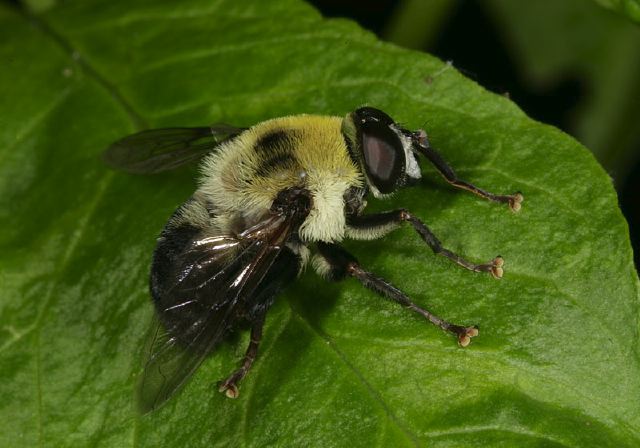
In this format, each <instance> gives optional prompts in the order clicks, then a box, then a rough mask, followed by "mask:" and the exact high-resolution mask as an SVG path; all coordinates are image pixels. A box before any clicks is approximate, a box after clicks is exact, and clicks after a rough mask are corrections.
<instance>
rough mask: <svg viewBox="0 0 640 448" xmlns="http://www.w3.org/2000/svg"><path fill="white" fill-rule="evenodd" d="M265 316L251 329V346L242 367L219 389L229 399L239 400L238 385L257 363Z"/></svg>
mask: <svg viewBox="0 0 640 448" xmlns="http://www.w3.org/2000/svg"><path fill="white" fill-rule="evenodd" d="M264 318H265V314H261V315H260V316H259V317H258V318H257V320H256V321H255V322H254V323H253V326H252V327H251V340H250V341H249V346H248V347H247V351H246V353H245V354H244V358H243V360H242V366H241V367H240V368H239V369H238V370H236V371H235V372H233V373H232V374H231V375H229V377H228V378H227V379H226V380H224V381H222V382H221V383H220V385H219V387H218V391H220V392H224V394H225V395H226V396H227V397H229V398H238V395H239V394H240V392H239V391H238V383H239V382H240V381H242V379H243V378H244V377H245V376H246V375H247V373H248V372H249V369H250V368H251V365H252V364H253V361H255V359H256V356H257V355H258V346H259V345H260V340H261V339H262V327H263V326H264Z"/></svg>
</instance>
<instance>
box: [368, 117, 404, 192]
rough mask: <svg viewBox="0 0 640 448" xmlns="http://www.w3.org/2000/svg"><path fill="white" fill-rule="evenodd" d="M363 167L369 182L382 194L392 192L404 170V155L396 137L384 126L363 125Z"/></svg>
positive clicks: (376, 124)
mask: <svg viewBox="0 0 640 448" xmlns="http://www.w3.org/2000/svg"><path fill="white" fill-rule="evenodd" d="M361 131H362V140H361V142H362V151H363V156H364V166H365V170H366V172H367V175H368V176H369V179H370V180H371V182H372V183H373V184H374V185H375V187H376V188H377V189H378V190H379V191H380V192H381V193H383V194H387V193H391V192H393V191H394V190H395V189H396V187H397V185H398V183H399V181H400V179H401V178H402V176H403V173H404V169H405V160H404V158H405V154H404V148H403V146H402V142H401V141H400V138H399V137H398V135H397V134H396V133H395V132H394V131H393V130H392V129H391V128H390V127H389V126H388V125H386V124H382V123H380V122H375V121H374V122H367V123H363V124H362V127H361Z"/></svg>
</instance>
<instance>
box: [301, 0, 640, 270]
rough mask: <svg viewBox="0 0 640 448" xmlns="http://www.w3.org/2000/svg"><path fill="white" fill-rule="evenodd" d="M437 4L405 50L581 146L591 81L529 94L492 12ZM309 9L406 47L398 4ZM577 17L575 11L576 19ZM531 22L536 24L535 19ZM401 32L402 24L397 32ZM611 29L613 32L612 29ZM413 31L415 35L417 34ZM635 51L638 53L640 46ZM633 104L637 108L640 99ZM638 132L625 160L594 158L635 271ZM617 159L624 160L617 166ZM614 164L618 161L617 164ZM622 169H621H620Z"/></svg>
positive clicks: (475, 5) (573, 77)
mask: <svg viewBox="0 0 640 448" xmlns="http://www.w3.org/2000/svg"><path fill="white" fill-rule="evenodd" d="M423 1H425V2H428V1H431V0H423ZM436 1H439V2H440V3H442V4H444V3H448V4H447V5H446V6H445V7H444V8H440V12H441V11H442V10H444V11H445V12H444V13H442V16H441V17H440V18H439V19H438V20H437V21H435V23H434V22H431V23H429V24H426V26H431V27H433V28H435V29H436V31H435V32H434V33H431V35H430V36H429V37H427V38H424V37H422V38H421V37H420V36H418V38H417V39H415V40H414V41H413V42H410V44H409V45H408V46H411V47H413V48H416V49H420V50H424V51H427V52H429V53H431V54H433V55H435V56H437V57H439V58H440V59H442V60H444V61H452V62H453V65H454V66H455V67H456V68H457V69H458V70H460V71H461V72H462V73H463V74H464V75H465V76H467V77H470V78H472V79H474V80H475V81H477V82H478V83H479V84H481V85H482V86H484V87H485V88H487V89H489V90H491V91H494V92H496V93H500V94H508V95H509V96H510V97H511V99H512V100H513V101H515V102H516V103H517V104H518V105H519V106H520V107H521V108H522V109H523V110H524V111H525V112H526V113H527V114H528V115H529V116H531V117H532V118H534V119H536V120H538V121H541V122H544V123H548V124H552V125H554V126H556V127H558V128H560V129H562V130H564V131H565V132H567V133H569V134H572V135H574V137H576V138H577V139H578V140H581V139H580V135H576V134H579V133H578V132H575V129H576V125H575V120H576V115H577V112H576V111H577V110H578V109H579V107H580V104H581V102H582V101H583V99H584V98H585V97H587V98H588V97H589V95H590V94H591V93H592V90H594V89H595V88H594V86H593V85H592V84H591V83H590V80H589V79H586V78H585V77H584V76H581V74H580V72H579V71H578V70H576V71H574V72H573V73H571V71H569V72H568V73H565V74H563V75H562V76H558V77H557V78H556V79H555V80H554V81H553V82H550V83H546V85H545V86H544V87H543V88H539V87H538V86H536V87H535V88H532V87H531V86H530V85H527V83H526V82H523V74H522V70H521V67H520V70H519V68H518V64H517V62H516V61H515V57H517V55H514V52H513V48H511V47H510V45H509V42H508V41H507V38H506V37H505V33H504V32H501V30H500V29H499V25H496V20H495V18H493V17H492V11H491V9H489V8H486V3H485V2H481V1H471V0H466V1H448V2H447V1H443V0H436ZM557 1H564V0H557ZM310 3H312V4H313V5H315V7H316V8H318V9H319V10H320V11H321V12H322V13H323V15H325V16H326V17H345V18H350V19H353V20H355V21H357V22H358V23H359V24H360V25H361V26H363V27H364V28H367V29H369V30H370V31H373V32H374V33H376V34H377V35H378V36H379V37H381V38H382V39H385V40H389V41H392V42H395V43H397V44H400V45H403V44H404V45H406V42H404V41H402V40H406V39H404V38H402V36H400V37H398V36H397V33H396V35H394V33H393V31H391V32H390V31H389V27H390V23H392V22H393V21H394V20H396V19H397V17H396V15H397V13H398V12H399V10H400V8H402V6H403V1H402V0H375V1H371V0H310ZM404 3H405V4H406V2H404ZM583 3H584V4H586V6H585V7H586V8H595V9H600V7H598V6H596V4H595V2H587V1H584V0H583ZM572 6H573V5H572ZM580 7H581V6H580ZM580 13H581V12H580V11H577V15H578V16H579V14H580ZM587 14H596V15H598V14H602V15H603V17H604V19H603V20H607V21H612V20H613V21H616V20H619V21H620V27H623V26H632V27H633V26H636V25H633V24H631V25H629V23H625V22H630V21H629V20H628V19H626V18H624V17H622V16H619V17H616V15H615V13H613V12H611V11H609V10H605V9H601V11H595V12H592V11H587ZM425 19H426V18H425ZM532 20H535V17H533V18H532ZM425 22H426V20H425ZM396 25H397V23H396ZM402 26H403V25H402V24H400V27H402ZM406 26H407V27H411V26H415V22H414V24H411V23H407V24H406ZM613 28H614V29H615V26H614V27H613ZM638 28H640V27H638ZM417 31H418V34H419V31H420V30H417ZM631 33H633V30H632V31H631ZM605 37H606V36H605ZM421 39H422V41H421ZM638 51H639V52H640V46H639V49H638ZM639 54H640V53H639ZM638 85H640V84H638ZM631 94H634V93H633V92H632V93H631ZM637 102H638V103H640V98H638V100H637ZM603 113H604V112H603ZM631 126H633V125H631ZM637 128H638V131H637V134H636V135H634V136H633V139H632V141H631V144H630V145H629V144H628V145H627V146H626V147H625V149H624V150H623V151H622V150H621V151H622V152H623V155H620V152H621V151H618V152H616V153H615V154H617V155H615V156H611V157H608V156H607V157H605V156H603V155H602V153H598V152H596V156H597V157H598V158H599V159H600V161H601V163H603V165H604V167H605V169H607V171H608V172H609V174H610V175H611V176H612V178H613V180H614V182H615V185H616V189H617V191H618V196H619V200H620V206H621V208H622V212H623V213H624V215H625V216H626V218H627V221H628V223H629V227H630V233H631V240H632V245H633V248H634V254H635V262H636V267H638V266H640V247H639V245H640V234H639V232H640V206H639V202H640V201H638V200H637V199H636V197H637V192H638V191H640V157H638V155H640V121H639V122H638V125H637ZM632 132H633V130H632ZM583 143H585V142H584V141H583ZM611 151H612V152H613V151H614V149H613V148H612V149H611ZM621 157H623V160H620V158H621ZM616 158H617V159H618V160H615V159H616ZM616 163H617V165H616ZM620 166H624V168H623V169H621V168H620Z"/></svg>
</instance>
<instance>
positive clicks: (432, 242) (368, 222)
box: [347, 209, 504, 278]
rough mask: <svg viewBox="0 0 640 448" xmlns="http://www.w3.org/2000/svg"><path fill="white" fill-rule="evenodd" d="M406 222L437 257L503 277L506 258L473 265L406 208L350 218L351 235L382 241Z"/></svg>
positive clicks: (348, 228)
mask: <svg viewBox="0 0 640 448" xmlns="http://www.w3.org/2000/svg"><path fill="white" fill-rule="evenodd" d="M403 222H408V223H410V224H411V226H412V227H413V229H414V230H415V231H416V233H418V235H420V237H421V238H422V240H423V241H424V242H425V243H427V245H428V246H429V247H430V248H431V250H432V251H433V252H434V253H435V254H439V255H442V256H444V257H447V258H448V259H449V260H451V261H453V262H454V263H456V264H457V265H459V266H462V267H463V268H465V269H469V270H470V271H473V272H488V273H490V274H491V275H492V276H493V277H495V278H502V275H503V273H504V271H503V267H502V266H503V265H504V259H503V258H502V257H501V256H499V255H498V256H497V257H495V258H494V259H493V260H491V261H490V262H488V263H481V264H476V263H472V262H470V261H468V260H467V259H465V258H463V257H461V256H460V255H458V254H456V253H455V252H452V251H450V250H449V249H447V248H446V247H444V246H443V245H442V243H441V242H440V240H439V239H438V238H437V237H436V236H435V235H434V233H433V232H432V231H431V230H430V229H429V228H428V227H427V226H426V225H425V224H424V223H423V222H422V221H421V220H420V219H418V218H416V217H415V216H413V214H411V213H410V212H409V211H408V210H406V209H399V210H393V211H390V212H382V213H376V214H372V215H357V216H350V217H348V218H347V226H348V227H347V235H348V236H349V237H350V238H356V239H375V238H380V237H382V236H383V235H385V234H386V233H388V232H390V231H391V230H393V229H396V228H398V227H399V226H400V224H402V223H403Z"/></svg>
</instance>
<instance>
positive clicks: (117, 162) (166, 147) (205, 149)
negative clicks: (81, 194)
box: [102, 124, 245, 174]
mask: <svg viewBox="0 0 640 448" xmlns="http://www.w3.org/2000/svg"><path fill="white" fill-rule="evenodd" d="M244 130H245V128H238V127H234V126H229V125H226V124H216V125H213V126H208V127H197V128H164V129H148V130H146V131H141V132H138V133H136V134H131V135H128V136H126V137H124V138H122V139H120V140H118V141H116V142H114V143H112V144H111V146H109V147H108V148H107V149H106V150H105V152H104V153H103V157H102V158H103V160H104V161H105V163H106V164H107V165H109V166H110V167H112V168H115V169H118V170H122V171H126V172H129V173H134V174H153V173H159V172H161V171H167V170H171V169H173V168H177V167H179V166H181V165H185V164H187V163H189V162H193V161H196V160H198V159H200V158H201V157H203V156H204V155H206V154H207V153H209V152H211V151H212V150H213V149H214V148H215V147H216V146H218V145H219V144H220V143H222V142H224V141H225V140H228V139H230V138H233V137H235V136H236V135H238V134H240V133H241V132H243V131H244Z"/></svg>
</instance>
